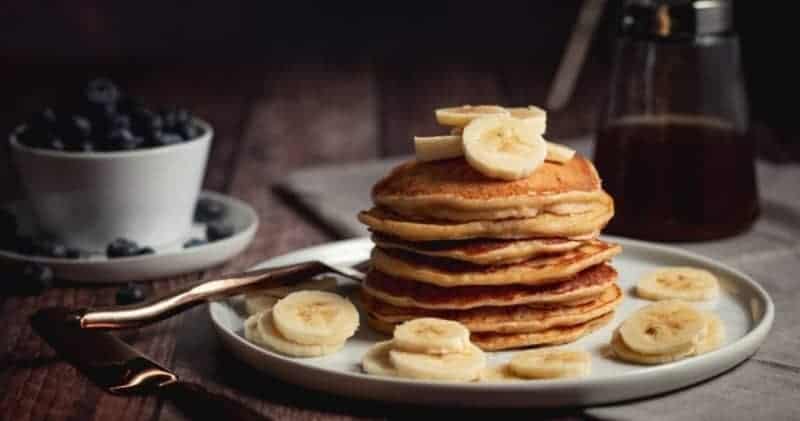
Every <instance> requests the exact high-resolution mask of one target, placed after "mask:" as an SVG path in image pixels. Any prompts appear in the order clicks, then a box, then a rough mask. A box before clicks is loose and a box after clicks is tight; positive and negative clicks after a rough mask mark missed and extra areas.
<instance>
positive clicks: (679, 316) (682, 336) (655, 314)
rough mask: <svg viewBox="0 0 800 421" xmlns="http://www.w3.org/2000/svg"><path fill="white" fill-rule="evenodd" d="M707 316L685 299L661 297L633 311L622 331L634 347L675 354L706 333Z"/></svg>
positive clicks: (648, 352) (639, 349)
mask: <svg viewBox="0 0 800 421" xmlns="http://www.w3.org/2000/svg"><path fill="white" fill-rule="evenodd" d="M705 328H706V320H705V318H704V317H703V314H702V313H701V312H700V311H699V310H698V309H697V308H695V307H694V306H692V305H691V304H689V303H686V302H683V301H659V302H656V303H653V304H650V305H647V306H645V307H642V308H641V309H639V310H637V311H636V312H635V313H633V314H632V315H631V316H630V317H629V318H628V319H627V320H625V321H624V322H622V324H621V325H620V327H619V333H620V335H621V336H622V340H623V341H624V342H625V344H626V345H628V347H630V348H631V349H632V350H634V351H636V352H639V353H642V354H672V353H676V352H678V351H680V350H682V349H685V348H686V347H687V346H688V345H692V346H694V344H695V343H696V342H697V341H698V340H699V339H700V338H702V336H703V335H704V334H705Z"/></svg>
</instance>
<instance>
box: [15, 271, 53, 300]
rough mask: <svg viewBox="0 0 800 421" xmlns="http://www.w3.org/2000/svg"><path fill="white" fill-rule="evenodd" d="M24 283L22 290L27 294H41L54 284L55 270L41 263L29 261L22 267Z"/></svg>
mask: <svg viewBox="0 0 800 421" xmlns="http://www.w3.org/2000/svg"><path fill="white" fill-rule="evenodd" d="M22 278H23V282H24V285H23V287H22V288H20V292H22V293H23V294H25V295H39V294H41V293H42V292H44V291H45V290H46V289H48V288H50V287H51V286H53V270H52V269H50V267H49V266H45V265H43V264H41V263H28V264H26V265H25V266H24V267H23V268H22Z"/></svg>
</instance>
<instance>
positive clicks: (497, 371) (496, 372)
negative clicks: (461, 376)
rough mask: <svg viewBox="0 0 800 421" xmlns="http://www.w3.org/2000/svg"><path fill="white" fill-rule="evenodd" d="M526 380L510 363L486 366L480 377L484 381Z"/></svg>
mask: <svg viewBox="0 0 800 421" xmlns="http://www.w3.org/2000/svg"><path fill="white" fill-rule="evenodd" d="M524 380H525V379H523V378H522V377H519V376H517V375H516V373H514V371H513V370H511V367H510V366H509V365H508V364H499V365H495V366H491V367H486V368H484V369H483V371H481V375H480V376H479V377H478V381H479V382H484V383H508V382H521V381H524Z"/></svg>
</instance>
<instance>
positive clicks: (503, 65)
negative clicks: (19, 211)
mask: <svg viewBox="0 0 800 421" xmlns="http://www.w3.org/2000/svg"><path fill="white" fill-rule="evenodd" d="M581 4H582V2H581V1H575V0H561V1H530V2H496V4H494V3H491V2H489V3H487V2H482V3H474V4H470V3H469V2H429V3H428V4H426V5H420V4H417V3H414V2H410V3H408V2H368V3H364V4H353V3H349V4H344V2H321V1H318V2H314V1H302V0H301V1H292V2H269V1H253V2H236V1H231V2H190V1H186V2H154V1H137V2H108V1H71V2H44V1H10V2H6V4H4V6H3V7H2V11H0V58H2V65H1V66H0V93H2V96H1V97H0V98H2V101H0V133H3V136H5V134H6V133H8V131H9V130H10V129H11V128H12V127H13V126H14V125H16V124H18V123H19V122H20V121H21V120H22V119H24V118H25V117H26V116H27V115H29V114H30V112H32V111H34V110H37V109H40V108H41V107H43V106H45V105H49V104H53V103H57V101H58V98H59V96H63V95H65V92H70V90H74V89H75V87H76V86H79V84H80V83H81V82H82V81H84V80H86V79H87V78H90V77H93V76H98V75H104V76H109V77H112V78H114V79H115V80H117V81H118V82H119V83H120V84H121V85H122V86H123V87H124V88H126V89H127V90H128V91H129V92H131V93H133V94H136V95H139V96H141V97H143V98H144V100H146V101H147V102H150V103H155V104H164V103H173V104H179V105H183V106H187V107H189V108H190V109H191V108H195V111H197V112H198V113H201V116H203V115H202V112H203V110H204V108H207V107H208V106H213V105H214V104H221V103H222V104H224V103H229V102H232V101H238V100H240V99H241V96H242V95H247V93H248V90H253V89H258V87H259V86H262V85H264V83H263V82H264V81H269V79H270V77H271V75H272V74H274V73H276V72H279V73H284V74H285V73H287V72H288V73H289V74H295V75H296V78H297V79H298V81H299V83H301V84H302V83H304V82H305V81H308V82H313V81H310V80H308V79H320V78H325V77H326V76H325V75H326V74H330V75H331V76H330V77H331V78H334V79H335V78H336V77H337V76H336V75H337V74H342V73H347V72H357V73H358V74H359V75H363V77H368V78H373V79H374V80H375V86H376V89H377V91H378V93H377V95H378V97H379V98H380V101H378V104H376V107H378V108H379V109H378V110H377V114H378V119H379V121H378V123H377V124H378V125H379V131H378V134H379V136H380V138H381V142H380V146H379V149H380V151H379V155H388V154H395V153H400V152H407V151H409V150H410V142H409V141H408V139H409V136H410V135H411V134H413V133H410V132H409V131H410V130H411V129H412V128H415V127H422V128H430V129H432V127H433V126H432V119H430V117H429V116H428V114H427V113H428V111H429V109H428V110H424V111H422V110H418V107H415V101H414V100H413V98H408V96H412V97H413V96H414V95H419V93H418V91H419V90H427V89H428V88H429V87H430V86H439V87H445V88H442V89H439V91H438V92H436V90H435V89H434V91H433V92H431V93H430V95H432V96H433V95H438V98H437V99H436V100H434V101H433V103H434V105H439V104H441V105H447V104H450V105H452V104H453V103H454V102H457V101H464V100H475V99H483V100H491V99H496V100H497V101H496V102H502V103H505V104H509V103H510V104H527V103H532V104H543V103H544V102H545V99H546V96H547V92H548V88H549V84H550V81H551V79H552V77H553V74H554V72H555V70H556V67H557V65H558V62H559V60H560V57H561V54H562V53H563V48H564V46H565V44H566V40H567V39H568V37H569V34H570V33H571V31H572V26H573V24H574V22H575V20H576V16H577V11H578V9H579V7H580V6H581ZM619 6H620V1H618V0H611V1H609V3H608V4H607V7H606V12H605V14H604V18H603V21H602V23H601V25H600V27H599V29H598V30H597V32H596V35H595V37H594V42H593V44H592V48H591V50H590V53H589V57H588V59H587V62H586V63H585V65H584V67H583V70H582V72H581V77H580V80H579V83H578V85H577V88H576V91H575V94H574V95H573V98H572V100H571V102H570V104H569V106H568V107H567V108H566V109H565V110H563V111H560V112H554V113H551V115H550V119H551V125H550V126H551V130H550V132H551V133H552V134H554V135H555V136H557V137H570V136H578V135H584V134H588V133H591V132H592V131H593V129H594V124H595V121H596V116H595V115H596V113H597V111H598V109H599V108H600V106H601V105H602V101H603V98H604V95H605V89H606V85H607V77H608V74H609V67H610V62H611V58H612V48H611V47H612V45H611V42H612V41H613V33H614V27H615V25H614V21H615V18H616V15H617V11H618V8H619ZM765 6H766V7H765ZM736 7H737V9H736V10H737V14H736V19H737V28H738V30H739V32H740V34H741V37H742V45H743V48H742V49H743V57H744V66H743V68H744V71H745V76H746V81H747V86H748V91H749V97H750V100H751V117H752V119H753V121H754V123H753V125H752V127H753V131H754V133H755V134H756V135H757V136H759V137H760V138H761V140H760V142H759V143H760V145H761V149H762V155H764V154H765V155H767V156H781V157H783V158H784V159H785V158H786V157H787V156H794V157H796V156H797V155H796V154H794V153H789V154H787V153H786V149H787V148H788V149H790V150H792V151H794V150H796V149H797V148H796V145H797V144H798V143H799V142H798V130H796V128H795V127H794V125H793V124H792V123H793V120H794V114H795V113H796V111H795V108H796V107H794V106H793V105H792V103H793V102H794V99H795V98H796V93H797V89H795V88H796V83H795V82H794V80H795V79H797V76H796V74H797V66H796V65H793V64H791V63H793V62H794V61H795V60H794V57H793V55H794V51H795V47H794V43H795V42H796V41H797V38H798V37H797V36H796V35H789V34H791V31H790V29H791V28H792V26H791V25H792V22H791V14H790V13H786V12H785V11H783V10H781V9H778V8H777V6H776V5H774V4H771V3H770V4H764V3H762V2H753V1H737V2H736ZM767 7H769V8H767ZM320 74H322V76H320ZM487 78H488V79H491V84H492V85H493V87H492V88H491V89H490V91H491V92H489V93H488V94H487V93H486V92H485V91H486V88H485V79H487ZM453 80H460V81H462V82H461V83H453ZM298 92H300V91H298ZM303 94H304V95H307V93H303ZM318 94H319V95H325V94H326V92H324V89H323V90H321V91H318ZM260 95H261V94H260ZM263 95H264V96H268V95H269V89H266V90H265V92H264V93H263ZM404 96H406V97H404ZM429 102H430V101H429ZM387 103H388V104H390V105H391V106H389V107H384V106H382V105H383V104H387ZM422 104H426V105H427V103H425V102H424V101H423V102H422V103H420V104H419V105H422ZM198 108H199V109H198ZM419 108H422V107H421V106H420V107H419ZM390 110H391V112H392V114H391V115H390V114H389V111H390ZM576 116H577V117H576ZM203 117H206V118H208V119H210V120H211V123H212V124H214V123H216V122H215V121H214V118H215V116H213V115H207V116H203ZM412 118H413V119H418V120H421V121H424V123H414V124H412V125H411V128H408V127H406V126H402V125H398V124H396V121H397V120H403V119H405V120H410V119H412ZM419 124H422V125H421V126H420V125H419ZM223 126H224V125H223ZM225 134H226V133H222V135H223V136H219V138H220V139H225V138H226V136H225ZM387 139H389V140H388V141H387ZM263 141H264V142H269V138H268V137H265V138H264V140H263ZM305 141H311V140H309V139H306V140H305ZM376 143H378V140H377V139H376ZM775 150H780V153H771V152H775ZM0 153H1V154H2V155H3V156H2V157H0V176H2V177H3V179H5V180H6V181H5V182H3V183H0V189H2V190H0V193H3V195H6V196H7V195H12V196H16V195H17V192H18V190H17V189H16V187H14V185H15V184H16V183H14V182H13V181H10V180H13V178H14V174H13V171H11V170H10V166H9V165H8V159H7V155H8V151H7V148H5V147H4V148H3V149H0ZM212 159H213V157H212Z"/></svg>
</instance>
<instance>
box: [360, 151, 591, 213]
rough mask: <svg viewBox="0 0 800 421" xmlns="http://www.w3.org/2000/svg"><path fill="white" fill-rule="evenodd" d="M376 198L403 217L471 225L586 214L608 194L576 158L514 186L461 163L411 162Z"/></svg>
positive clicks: (375, 193)
mask: <svg viewBox="0 0 800 421" xmlns="http://www.w3.org/2000/svg"><path fill="white" fill-rule="evenodd" d="M372 197H373V200H374V201H375V203H376V204H378V205H379V206H383V207H386V208H388V209H390V210H392V211H394V212H396V213H398V214H400V215H405V216H409V217H416V218H433V219H444V220H452V221H470V220H487V219H505V218H523V217H532V216H535V215H536V214H538V213H541V212H549V213H555V214H561V215H564V214H574V213H583V212H587V211H589V210H590V209H592V207H593V206H594V207H596V205H597V203H598V202H602V200H603V192H602V189H601V184H600V178H599V176H598V175H597V171H596V170H595V168H594V165H592V163H591V162H590V161H589V160H587V159H586V158H584V157H582V156H580V155H577V154H576V155H575V157H574V158H573V159H571V160H569V161H567V162H566V163H563V164H559V163H552V162H545V163H543V164H542V165H541V166H540V167H539V168H538V169H536V171H534V172H533V173H532V174H531V175H530V176H528V177H526V178H523V179H520V180H514V181H506V180H498V179H494V178H490V177H487V176H485V175H483V174H481V173H480V172H478V171H476V170H475V169H473V168H472V167H471V166H470V165H469V164H468V163H467V162H466V160H464V159H462V158H457V159H449V160H444V161H436V162H417V161H409V162H406V163H403V164H401V165H399V166H398V167H396V168H395V169H394V170H392V171H391V172H390V173H389V174H388V175H387V176H386V177H385V178H384V179H382V180H381V181H380V182H378V184H376V185H375V187H374V188H373V190H372Z"/></svg>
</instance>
